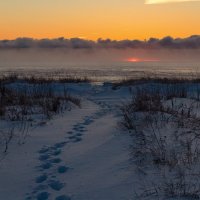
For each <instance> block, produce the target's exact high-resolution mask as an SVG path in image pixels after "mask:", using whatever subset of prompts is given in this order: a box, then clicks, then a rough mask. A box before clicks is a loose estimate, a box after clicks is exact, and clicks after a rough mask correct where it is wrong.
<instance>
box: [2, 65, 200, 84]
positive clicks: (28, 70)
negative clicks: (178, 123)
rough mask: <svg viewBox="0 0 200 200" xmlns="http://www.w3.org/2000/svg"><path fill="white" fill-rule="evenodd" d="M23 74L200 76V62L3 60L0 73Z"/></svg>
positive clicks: (99, 77)
mask: <svg viewBox="0 0 200 200" xmlns="http://www.w3.org/2000/svg"><path fill="white" fill-rule="evenodd" d="M13 73H15V74H19V75H21V76H38V77H45V78H47V77H49V78H64V77H66V76H77V77H88V78H91V79H94V80H97V81H116V80H121V79H128V78H140V77H183V78H184V77H190V78H195V77H199V76H200V63H199V62H193V63H192V62H141V63H128V62H112V63H98V62H97V63H83V64H81V63H79V64H77V63H76V64H72V63H58V64H56V63H43V64H40V63H32V62H30V63H0V75H9V74H13Z"/></svg>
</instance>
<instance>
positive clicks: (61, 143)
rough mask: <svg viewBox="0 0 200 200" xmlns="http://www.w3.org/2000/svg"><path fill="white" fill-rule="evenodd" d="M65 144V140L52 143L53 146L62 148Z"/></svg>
mask: <svg viewBox="0 0 200 200" xmlns="http://www.w3.org/2000/svg"><path fill="white" fill-rule="evenodd" d="M66 144H67V142H59V143H57V144H55V145H54V148H62V147H64V146H65V145H66Z"/></svg>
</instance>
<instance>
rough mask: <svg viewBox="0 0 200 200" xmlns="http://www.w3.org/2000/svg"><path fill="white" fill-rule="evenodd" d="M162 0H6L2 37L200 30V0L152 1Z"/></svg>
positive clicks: (0, 7) (143, 35) (0, 5)
mask: <svg viewBox="0 0 200 200" xmlns="http://www.w3.org/2000/svg"><path fill="white" fill-rule="evenodd" d="M163 1H165V2H166V1H168V0H147V1H146V2H145V0H139V1H137V0H131V1H130V0H123V1H122V0H109V1H105V0H102V1H99V0H93V1H91V0H60V1H56V0H42V1H39V0H29V1H27V0H2V1H1V2H0V13H1V14H0V16H1V17H0V25H1V31H0V39H15V38H17V37H32V38H56V37H61V36H63V37H66V38H74V37H81V38H87V39H92V40H96V39H98V38H104V39H105V38H111V39H116V40H121V39H140V40H144V39H148V38H150V37H156V38H162V37H165V36H167V35H170V36H172V37H188V36H190V35H193V34H200V26H198V24H199V19H200V12H199V7H200V2H192V1H189V2H186V3H185V2H182V3H173V4H172V3H168V4H159V5H154V4H158V3H160V2H163ZM169 1H172V0H169ZM146 3H147V4H146ZM148 4H152V5H148ZM186 24H187V26H186Z"/></svg>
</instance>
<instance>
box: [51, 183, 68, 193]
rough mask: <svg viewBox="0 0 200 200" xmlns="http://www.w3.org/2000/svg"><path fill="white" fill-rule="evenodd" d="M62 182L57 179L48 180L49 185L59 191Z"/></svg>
mask: <svg viewBox="0 0 200 200" xmlns="http://www.w3.org/2000/svg"><path fill="white" fill-rule="evenodd" d="M64 185H65V184H64V183H61V182H59V181H50V182H49V186H50V187H51V188H52V189H53V190H56V191H60V190H61V189H62V188H63V187H64Z"/></svg>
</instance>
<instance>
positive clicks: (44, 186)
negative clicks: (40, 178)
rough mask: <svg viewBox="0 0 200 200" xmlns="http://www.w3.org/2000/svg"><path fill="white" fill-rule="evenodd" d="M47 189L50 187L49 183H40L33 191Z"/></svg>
mask: <svg viewBox="0 0 200 200" xmlns="http://www.w3.org/2000/svg"><path fill="white" fill-rule="evenodd" d="M46 189H48V185H38V186H37V187H35V189H34V191H33V193H37V192H38V191H41V190H46Z"/></svg>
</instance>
